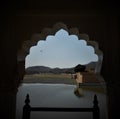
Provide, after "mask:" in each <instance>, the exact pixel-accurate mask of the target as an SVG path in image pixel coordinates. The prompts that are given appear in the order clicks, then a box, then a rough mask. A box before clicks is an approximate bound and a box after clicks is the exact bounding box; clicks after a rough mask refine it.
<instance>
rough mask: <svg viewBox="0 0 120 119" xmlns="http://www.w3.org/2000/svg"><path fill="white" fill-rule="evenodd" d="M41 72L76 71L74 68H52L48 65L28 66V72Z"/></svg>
mask: <svg viewBox="0 0 120 119" xmlns="http://www.w3.org/2000/svg"><path fill="white" fill-rule="evenodd" d="M39 73H54V74H61V73H74V68H50V67H46V66H32V67H28V68H26V74H39Z"/></svg>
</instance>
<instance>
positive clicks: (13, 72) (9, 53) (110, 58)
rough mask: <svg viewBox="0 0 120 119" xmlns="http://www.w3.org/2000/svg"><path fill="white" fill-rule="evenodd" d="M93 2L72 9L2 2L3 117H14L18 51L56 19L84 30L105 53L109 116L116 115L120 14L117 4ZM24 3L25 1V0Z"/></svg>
mask: <svg viewBox="0 0 120 119" xmlns="http://www.w3.org/2000/svg"><path fill="white" fill-rule="evenodd" d="M92 3H94V2H92ZM44 4H45V3H44ZM71 4H72V3H71ZM77 4H78V3H77ZM96 4H97V5H98V3H96V2H95V3H94V4H91V5H90V6H89V5H87V6H89V7H87V6H85V3H84V6H85V7H82V8H81V7H80V8H79V5H77V8H75V6H74V8H75V9H71V7H72V5H71V7H70V8H69V7H68V9H67V8H66V7H64V9H60V7H59V8H58V9H57V8H55V7H53V8H51V7H50V10H49V8H46V9H45V8H44V7H42V8H41V9H40V8H39V7H38V8H37V10H34V9H33V8H34V7H35V5H33V6H32V4H31V3H30V2H29V5H28V7H26V9H25V6H23V4H22V2H21V3H20V4H18V3H17V5H16V3H14V4H12V3H11V4H6V3H4V4H3V5H4V6H1V21H0V25H1V40H0V51H1V58H0V62H1V63H0V64H1V78H0V102H1V103H0V106H1V109H0V112H1V114H4V119H14V114H15V103H16V102H15V97H16V92H17V87H18V84H19V81H18V80H19V79H18V71H17V51H18V50H19V49H20V48H21V46H22V43H23V41H24V40H30V38H31V35H32V34H33V33H39V32H41V31H42V29H43V28H45V27H49V28H52V27H53V25H54V24H55V23H57V22H63V23H64V24H66V25H67V26H68V28H72V27H77V28H78V29H79V32H80V33H87V34H88V35H89V37H90V40H94V41H97V42H98V43H99V47H100V49H101V50H102V51H103V53H104V59H103V65H102V70H101V74H102V75H103V77H104V79H105V81H106V83H107V95H108V109H109V119H115V118H116V116H119V112H118V110H119V100H120V95H119V90H120V81H119V78H118V77H119V76H118V74H119V61H120V58H119V49H120V48H119V39H120V22H119V21H120V17H119V14H118V12H117V11H118V7H117V6H118V5H117V4H113V5H112V4H107V3H105V4H104V5H103V6H101V5H102V4H101V5H98V7H94V5H96ZM24 5H27V2H25V3H24ZM61 5H62V4H61ZM80 5H81V4H80ZM106 5H107V8H106ZM30 6H32V7H30ZM81 6H82V5H81ZM111 6H112V7H111ZM113 9H114V10H113ZM7 97H9V98H7ZM6 101H7V103H5V102H6ZM12 105H13V107H12ZM6 109H7V110H6ZM5 114H6V115H5ZM117 118H118V117H117Z"/></svg>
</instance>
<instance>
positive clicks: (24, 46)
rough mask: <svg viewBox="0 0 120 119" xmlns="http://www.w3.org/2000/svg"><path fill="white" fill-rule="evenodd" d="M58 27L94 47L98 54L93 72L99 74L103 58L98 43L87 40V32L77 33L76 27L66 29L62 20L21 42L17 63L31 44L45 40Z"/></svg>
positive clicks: (27, 51) (21, 60)
mask: <svg viewBox="0 0 120 119" xmlns="http://www.w3.org/2000/svg"><path fill="white" fill-rule="evenodd" d="M60 29H64V30H66V31H67V32H68V33H69V35H76V36H78V39H79V40H80V39H84V40H85V41H86V43H87V45H90V46H92V47H93V48H94V50H95V53H96V54H97V55H98V62H97V64H96V67H95V73H96V74H100V71H101V66H102V60H103V52H102V51H101V50H100V49H99V46H98V43H97V42H96V41H92V40H89V36H88V35H87V34H83V33H79V30H78V28H70V29H68V27H67V26H66V25H65V24H64V23H62V22H58V23H56V24H55V25H53V27H52V28H44V29H43V30H42V31H41V33H36V34H33V35H32V36H31V39H29V40H25V41H24V42H23V44H22V48H21V50H19V51H18V55H17V60H18V64H21V63H20V62H23V64H24V63H25V58H26V56H27V55H28V54H29V51H30V48H31V47H32V46H35V45H37V43H38V41H40V40H46V37H47V36H48V35H55V33H56V32H57V31H58V30H60ZM24 65H25V64H24ZM20 67H21V66H20ZM22 70H23V69H22ZM24 70H25V69H24Z"/></svg>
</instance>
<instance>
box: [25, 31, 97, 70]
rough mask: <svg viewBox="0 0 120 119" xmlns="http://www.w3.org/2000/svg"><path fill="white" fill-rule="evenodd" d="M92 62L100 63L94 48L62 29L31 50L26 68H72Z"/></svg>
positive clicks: (27, 57)
mask: <svg viewBox="0 0 120 119" xmlns="http://www.w3.org/2000/svg"><path fill="white" fill-rule="evenodd" d="M92 61H94V62H97V61H98V56H97V55H96V54H95V51H94V48H93V47H92V46H88V45H87V43H86V41H85V40H84V39H79V38H78V37H77V36H76V35H69V33H68V32H67V31H66V30H64V29H60V30H59V31H57V32H56V34H55V35H48V36H47V37H46V39H45V40H40V41H38V43H37V45H36V46H33V47H31V48H30V53H29V55H27V56H26V64H25V67H26V68H27V67H30V66H48V67H51V68H56V67H59V68H70V67H75V66H76V65H78V64H83V65H85V64H88V63H90V62H92Z"/></svg>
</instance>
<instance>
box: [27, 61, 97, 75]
mask: <svg viewBox="0 0 120 119" xmlns="http://www.w3.org/2000/svg"><path fill="white" fill-rule="evenodd" d="M95 66H96V62H91V63H89V64H87V65H86V70H91V69H92V70H94V69H95ZM39 73H53V74H61V73H74V67H71V68H50V67H47V66H31V67H28V68H26V74H39Z"/></svg>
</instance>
